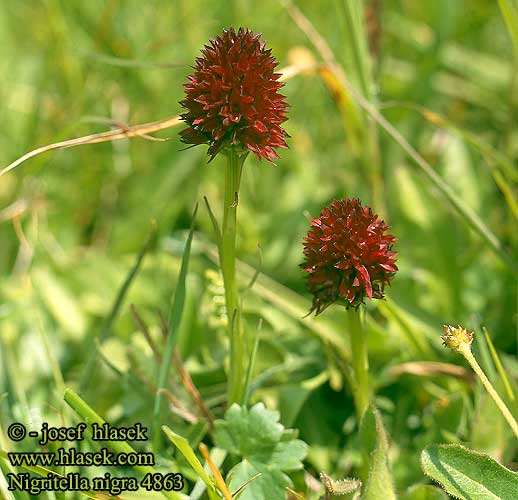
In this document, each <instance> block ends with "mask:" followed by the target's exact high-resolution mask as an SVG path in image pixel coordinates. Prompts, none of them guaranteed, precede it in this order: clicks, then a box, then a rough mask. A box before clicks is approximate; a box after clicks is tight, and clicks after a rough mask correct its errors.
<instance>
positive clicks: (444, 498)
mask: <svg viewBox="0 0 518 500" xmlns="http://www.w3.org/2000/svg"><path fill="white" fill-rule="evenodd" d="M401 500H448V495H447V494H446V493H444V491H442V490H441V489H440V488H437V487H436V486H430V485H427V484H418V485H417V486H412V488H410V489H409V490H408V491H407V492H406V493H405V494H404V495H403V497H402V498H401Z"/></svg>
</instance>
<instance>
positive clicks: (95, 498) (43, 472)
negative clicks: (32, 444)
mask: <svg viewBox="0 0 518 500" xmlns="http://www.w3.org/2000/svg"><path fill="white" fill-rule="evenodd" d="M0 458H2V459H4V460H5V461H6V462H7V463H9V456H8V454H7V452H6V451H4V450H2V449H0ZM19 467H20V468H21V469H24V470H26V471H28V472H33V473H34V474H37V475H38V476H42V477H47V476H48V475H49V474H50V473H52V474H55V475H56V476H60V477H65V476H63V474H60V473H59V472H57V471H55V470H50V469H47V468H45V467H41V466H40V465H35V466H31V465H20V466H19ZM0 492H1V490H0ZM77 493H79V494H80V495H82V496H84V497H86V498H91V499H92V500H103V499H106V500H109V499H111V498H117V499H118V500H124V499H123V498H122V497H121V496H117V497H115V496H111V495H105V494H104V493H99V492H96V491H93V490H89V491H77ZM23 495H24V498H25V497H27V498H29V496H28V495H27V494H25V493H24V492H23ZM12 498H15V497H12ZM6 500H10V497H7V499H6Z"/></svg>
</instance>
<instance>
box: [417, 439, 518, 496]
mask: <svg viewBox="0 0 518 500" xmlns="http://www.w3.org/2000/svg"><path fill="white" fill-rule="evenodd" d="M421 466H422V468H423V471H424V472H425V474H426V475H428V476H430V477H431V478H432V479H433V480H434V481H437V482H438V483H440V484H441V485H442V486H443V488H444V489H445V490H446V492H447V493H449V494H450V495H452V496H454V497H456V498H460V499H462V500H518V473H516V472H512V471H510V470H509V469H506V468H505V467H503V466H502V465H500V464H499V463H498V462H496V461H495V460H493V459H492V458H491V457H489V456H487V455H483V454H481V453H476V452H474V451H471V450H469V449H467V448H465V447H463V446H461V445H457V444H453V445H447V444H433V445H430V446H427V447H426V448H425V449H424V450H423V451H422V453H421Z"/></svg>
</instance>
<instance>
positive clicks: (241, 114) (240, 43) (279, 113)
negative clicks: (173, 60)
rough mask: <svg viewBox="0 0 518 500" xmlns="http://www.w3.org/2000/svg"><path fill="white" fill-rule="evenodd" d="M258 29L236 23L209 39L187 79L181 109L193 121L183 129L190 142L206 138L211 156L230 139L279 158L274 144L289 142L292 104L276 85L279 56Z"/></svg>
mask: <svg viewBox="0 0 518 500" xmlns="http://www.w3.org/2000/svg"><path fill="white" fill-rule="evenodd" d="M259 37H260V35H254V34H253V33H252V32H251V31H250V30H248V29H247V30H244V29H243V28H239V31H238V32H237V33H236V31H235V30H234V28H230V29H228V30H224V31H223V33H222V34H221V35H220V36H218V37H216V39H215V40H211V41H210V44H209V45H205V47H204V49H203V50H202V51H201V52H202V54H203V57H198V58H196V64H195V66H193V69H194V74H192V75H189V76H188V77H187V78H188V80H189V82H188V83H186V84H185V85H184V89H185V99H184V100H183V101H181V102H180V104H181V105H182V106H183V108H185V110H186V111H185V113H183V114H182V115H181V118H182V120H183V121H185V122H186V123H187V124H188V125H189V126H188V128H186V129H185V130H182V131H181V132H180V134H181V138H182V141H183V142H185V143H187V144H194V145H197V144H208V145H209V150H208V154H209V155H210V156H211V159H212V158H214V156H215V155H216V154H218V153H219V151H220V150H221V149H222V148H224V147H226V146H230V145H242V146H244V148H246V149H248V150H249V151H252V152H254V153H255V155H256V156H257V157H258V158H259V159H261V157H264V158H266V159H267V160H270V161H271V160H273V159H274V158H279V155H278V154H277V153H276V152H275V149H274V148H287V147H288V145H287V144H286V141H285V137H287V133H286V131H285V130H284V129H283V128H282V127H281V126H280V125H281V123H283V122H285V121H286V120H287V118H286V108H287V107H288V104H287V103H286V101H285V100H284V96H283V95H281V94H279V93H278V90H279V89H280V88H281V87H282V86H283V85H284V84H283V83H281V82H279V81H278V79H279V77H280V74H279V73H274V69H275V67H276V66H277V61H276V60H275V58H274V57H273V56H272V55H271V49H268V50H265V42H262V41H259Z"/></svg>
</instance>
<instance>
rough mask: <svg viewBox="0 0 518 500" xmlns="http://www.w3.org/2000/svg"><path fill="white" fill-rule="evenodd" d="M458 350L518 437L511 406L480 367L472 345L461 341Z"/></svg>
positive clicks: (517, 426) (517, 425) (516, 424)
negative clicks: (509, 406)
mask: <svg viewBox="0 0 518 500" xmlns="http://www.w3.org/2000/svg"><path fill="white" fill-rule="evenodd" d="M458 351H459V352H460V353H461V354H462V355H463V356H464V357H465V358H466V361H467V362H468V363H469V364H470V366H471V368H473V371H474V372H475V373H476V375H477V377H478V378H479V379H480V381H481V382H482V384H483V385H484V387H485V388H486V390H487V392H488V393H489V395H490V396H491V397H492V398H493V401H494V402H495V403H496V406H498V409H499V410H500V411H501V412H502V415H503V416H504V418H505V419H506V420H507V423H508V424H509V426H510V427H511V429H512V430H513V433H514V435H515V436H516V438H517V439H518V423H517V422H516V420H515V419H514V417H513V416H512V414H511V412H510V411H509V408H507V406H506V404H505V403H504V402H503V401H502V399H501V398H500V396H499V395H498V393H497V392H496V391H495V389H494V387H493V386H492V385H491V382H490V381H489V379H488V378H487V377H486V374H485V373H484V372H483V370H482V368H480V365H479V364H478V362H477V360H476V359H475V356H473V353H472V352H471V347H470V345H469V344H467V343H465V342H461V343H460V345H459V348H458Z"/></svg>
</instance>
